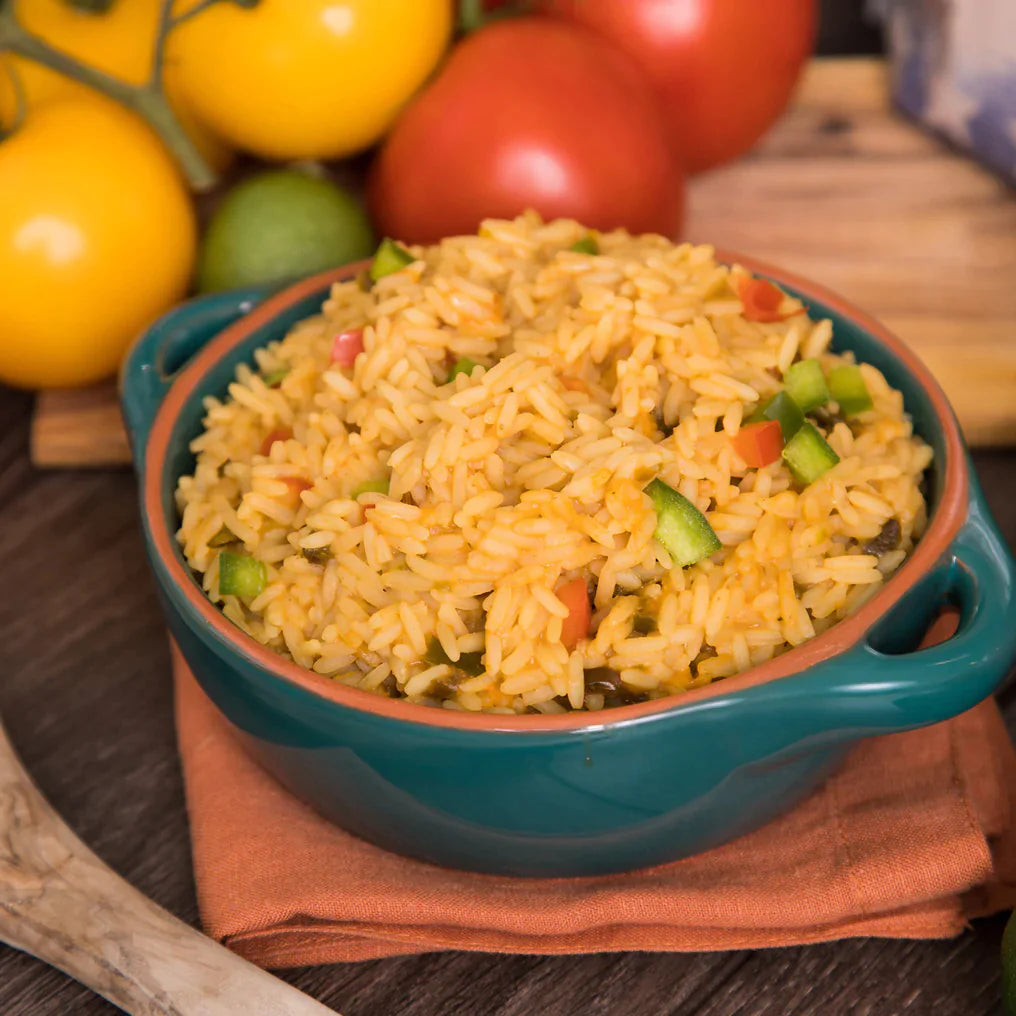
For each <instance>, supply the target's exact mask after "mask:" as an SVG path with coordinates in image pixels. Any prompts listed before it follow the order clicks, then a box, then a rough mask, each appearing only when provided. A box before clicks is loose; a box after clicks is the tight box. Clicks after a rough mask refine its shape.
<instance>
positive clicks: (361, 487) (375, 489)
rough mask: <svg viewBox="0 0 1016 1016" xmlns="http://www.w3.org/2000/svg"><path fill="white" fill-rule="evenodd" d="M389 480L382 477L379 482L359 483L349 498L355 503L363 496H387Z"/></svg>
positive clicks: (366, 481) (367, 481)
mask: <svg viewBox="0 0 1016 1016" xmlns="http://www.w3.org/2000/svg"><path fill="white" fill-rule="evenodd" d="M387 493H388V480H387V479H385V478H384V477H382V478H381V479H378V480H364V481H363V483H358V484H357V485H356V486H355V487H354V488H353V489H352V490H351V491H350V492H349V496H350V497H351V498H352V499H353V500H354V501H355V500H356V499H357V498H358V497H359V496H360V495H361V494H387Z"/></svg>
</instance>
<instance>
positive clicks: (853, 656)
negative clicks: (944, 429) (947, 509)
mask: <svg viewBox="0 0 1016 1016" xmlns="http://www.w3.org/2000/svg"><path fill="white" fill-rule="evenodd" d="M946 604H952V605H954V606H956V607H957V608H959V614H960V617H959V624H958V627H957V629H956V632H955V633H954V634H953V635H952V636H951V637H950V638H948V639H946V640H945V641H944V642H941V643H939V644H938V645H933V646H930V647H928V648H925V649H913V647H914V646H915V645H916V644H917V642H918V641H919V640H920V638H921V636H922V635H923V634H924V632H925V631H926V629H927V627H928V625H929V623H930V622H931V620H932V619H933V617H934V616H935V614H936V613H937V612H938V611H939V610H940V609H941V608H942V606H944V605H946ZM1014 662H1016V562H1014V561H1013V557H1012V554H1011V553H1010V551H1009V549H1008V547H1007V546H1006V544H1005V540H1004V539H1003V537H1002V535H1001V533H1000V532H999V531H998V528H997V526H996V524H995V522H994V520H993V519H992V517H991V513H990V511H989V509H988V506H987V503H986V502H985V500H984V495H983V494H982V492H981V489H980V486H979V484H978V483H977V479H976V476H975V475H974V474H973V472H972V471H971V479H970V511H969V514H968V516H967V520H966V522H965V523H964V525H963V527H962V528H961V530H960V532H959V533H958V534H957V536H956V538H955V539H954V541H953V543H952V544H951V545H950V547H949V549H948V551H947V552H946V553H945V554H944V555H943V557H942V559H941V560H940V561H939V562H938V564H937V565H936V566H935V567H934V568H932V569H931V571H929V572H928V573H927V574H926V575H925V576H923V577H922V579H921V580H920V581H919V582H917V583H916V584H915V585H914V586H913V587H912V588H911V589H909V590H908V591H907V593H906V594H905V595H904V596H903V598H902V599H901V600H900V601H899V602H898V603H897V604H895V605H894V607H893V608H892V609H891V610H890V611H889V613H888V614H886V615H885V616H884V617H882V618H881V619H880V620H879V621H878V623H877V624H876V625H874V626H873V627H872V628H871V629H870V630H869V631H868V633H867V635H866V637H865V638H864V639H862V640H861V641H860V642H859V643H858V644H857V645H855V646H853V647H852V648H851V649H850V650H848V651H847V652H845V653H843V654H842V655H841V656H839V657H836V658H834V659H833V660H830V661H829V662H828V664H827V665H826V666H827V667H828V668H829V671H831V673H829V672H827V677H828V678H830V680H829V684H828V687H833V688H834V689H835V690H834V692H833V693H832V694H831V695H829V696H827V697H825V699H824V702H823V705H824V712H825V716H824V723H823V726H824V727H825V729H826V730H829V731H832V730H839V731H843V732H844V734H848V733H849V731H850V730H851V728H852V729H853V731H854V732H855V733H861V734H864V733H880V732H890V731H897V730H908V729H913V728H916V727H922V726H927V725H928V724H931V723H938V722H940V721H941V720H945V719H948V718H949V717H951V716H956V715H958V714H959V713H961V712H964V711H965V710H967V709H970V708H972V707H973V706H975V705H976V704H977V703H978V702H980V701H982V700H983V699H985V698H987V697H988V696H989V695H991V694H992V692H994V691H995V690H996V689H997V688H998V686H999V684H1000V683H1001V682H1002V680H1003V679H1004V678H1005V677H1006V675H1007V674H1008V673H1009V671H1010V669H1011V668H1012V666H1013V664H1014ZM774 684H779V682H774Z"/></svg>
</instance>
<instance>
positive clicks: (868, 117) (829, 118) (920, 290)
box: [32, 58, 1016, 466]
mask: <svg viewBox="0 0 1016 1016" xmlns="http://www.w3.org/2000/svg"><path fill="white" fill-rule="evenodd" d="M689 208H690V219H689V223H688V235H689V236H690V237H691V238H692V239H695V240H699V241H702V242H707V243H714V244H716V245H718V246H721V247H726V248H729V249H731V250H737V251H741V252H743V253H745V254H751V255H753V256H755V257H758V258H762V259H763V260H767V261H771V262H772V263H773V264H777V265H780V266H781V267H785V268H789V269H791V270H793V271H796V272H799V273H800V274H802V275H805V276H808V277H810V278H812V279H814V280H815V281H816V282H820V283H822V284H824V285H826V286H828V287H829V288H830V289H833V290H836V291H838V292H840V293H842V294H843V295H844V296H846V297H847V298H848V299H850V300H852V301H854V302H855V303H857V304H859V305H860V306H861V307H863V308H864V309H865V310H868V311H870V312H871V313H873V314H874V315H875V316H876V317H880V318H882V319H883V320H884V321H885V322H886V324H888V325H889V327H890V328H892V329H893V330H895V331H896V332H897V333H898V334H899V335H900V336H901V337H902V338H903V339H904V341H906V342H907V343H909V344H910V345H911V346H913V347H914V349H916V350H917V351H918V353H920V355H921V356H922V357H924V359H925V360H926V361H927V363H928V365H929V366H930V367H931V368H932V370H933V371H934V372H935V374H936V375H937V376H938V378H939V380H940V381H941V382H942V384H943V385H944V387H945V389H946V392H947V394H948V395H949V397H950V399H951V400H952V403H953V406H954V407H955V409H956V411H957V415H958V416H959V418H960V422H961V423H962V424H963V427H964V431H965V432H966V435H967V439H968V440H969V441H971V442H972V443H974V444H980V445H993V444H995V445H997V444H1005V443H1008V442H1013V441H1016V400H1014V399H1013V397H1012V396H1013V391H1016V285H1013V279H1016V197H1014V195H1013V193H1012V191H1010V190H1008V189H1007V188H1006V187H1005V186H1004V185H1003V184H1002V183H1001V182H999V181H998V180H996V179H995V178H994V177H992V176H991V175H990V174H989V173H987V172H986V171H984V170H983V169H981V168H980V167H978V166H977V165H975V164H974V163H972V162H970V161H969V160H967V159H965V158H962V157H960V156H958V155H955V154H953V153H952V152H951V151H950V150H949V149H948V148H946V147H945V146H944V145H942V144H941V143H940V142H938V141H936V140H935V139H933V138H931V137H929V136H928V135H927V134H925V133H923V132H922V131H920V130H918V129H917V128H916V127H914V126H913V125H911V124H909V123H908V122H907V121H905V120H904V119H903V118H902V117H900V116H898V115H897V114H894V113H892V112H890V111H889V109H888V100H887V82H886V72H885V67H884V65H883V63H882V62H881V61H880V60H877V59H873V58H862V59H849V58H848V59H842V58H840V59H821V60H816V61H813V63H812V64H811V66H810V68H809V70H808V73H807V74H806V76H805V79H804V81H803V82H802V85H801V88H800V90H799V92H798V96H797V100H796V102H795V104H794V107H793V108H792V109H791V110H790V112H789V113H788V114H787V115H786V116H785V117H784V118H783V119H782V120H781V122H780V123H779V124H778V125H777V127H776V128H775V129H774V130H773V131H772V133H771V134H770V135H769V136H768V137H767V138H766V139H765V141H764V142H763V143H762V144H761V145H760V146H759V147H758V148H757V149H756V150H755V151H754V152H752V153H751V155H750V156H748V157H747V158H745V159H743V160H741V161H739V162H737V163H735V164H733V165H731V166H728V167H725V168H723V169H719V170H716V171H715V172H713V173H709V174H706V175H705V176H702V177H699V178H697V179H695V180H693V181H692V183H691V188H690V195H689ZM114 403H115V400H114V392H113V386H112V385H111V384H106V385H101V386H99V387H97V388H93V389H85V390H84V391H81V392H74V391H70V392H45V393H43V394H42V395H40V397H39V401H38V405H37V408H36V413H35V422H34V426H33V432H32V456H33V461H34V462H35V464H36V465H38V466H67V465H109V464H114V463H120V462H127V461H129V452H128V449H127V442H126V439H125V437H124V434H123V429H122V427H121V425H120V417H119V414H118V412H117V410H116V407H115V404H114Z"/></svg>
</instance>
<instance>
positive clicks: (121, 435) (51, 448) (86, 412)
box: [32, 381, 131, 468]
mask: <svg viewBox="0 0 1016 1016" xmlns="http://www.w3.org/2000/svg"><path fill="white" fill-rule="evenodd" d="M130 459H131V452H130V447H129V446H128V444H127V434H126V433H125V432H124V429H123V423H122V421H121V420H120V407H119V405H118V403H117V398H116V385H115V383H114V382H112V381H105V382H103V383H102V384H98V385H93V386H92V387H90V388H81V389H73V388H72V389H65V390H60V391H55V390H54V391H48V392H40V393H39V396H38V398H37V400H36V404H35V417H34V420H33V423H32V461H33V462H34V463H35V464H36V465H37V466H39V467H41V468H62V467H66V466H111V465H118V464H122V463H127V462H130Z"/></svg>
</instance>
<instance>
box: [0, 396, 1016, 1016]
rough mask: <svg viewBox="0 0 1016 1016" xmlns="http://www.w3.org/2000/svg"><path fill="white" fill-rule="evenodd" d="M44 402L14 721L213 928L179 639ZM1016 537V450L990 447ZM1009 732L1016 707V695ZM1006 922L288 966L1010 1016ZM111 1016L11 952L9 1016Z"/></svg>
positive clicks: (18, 527) (11, 619) (552, 995)
mask: <svg viewBox="0 0 1016 1016" xmlns="http://www.w3.org/2000/svg"><path fill="white" fill-rule="evenodd" d="M29 408H30V401H29V399H28V397H26V396H21V395H17V394H14V393H9V392H3V391H0V561H3V578H4V582H3V584H2V586H0V590H2V591H0V632H3V634H4V655H3V658H2V663H0V713H2V714H3V715H4V717H5V719H6V721H7V725H8V730H9V733H10V736H11V739H12V741H13V743H14V745H15V747H16V748H17V749H18V751H19V753H20V755H21V757H22V758H23V760H24V761H25V763H26V766H27V768H28V769H29V771H30V772H31V773H32V775H33V777H34V778H35V780H36V782H37V783H38V784H39V785H40V786H41V788H42V790H43V791H44V793H45V794H46V796H47V797H48V798H49V800H50V801H51V802H52V803H53V805H54V806H55V807H56V808H57V810H58V811H59V812H60V813H61V814H62V815H63V816H64V817H65V818H66V819H67V820H68V821H69V822H70V824H71V825H72V827H73V828H74V829H75V831H76V832H77V834H78V835H79V836H81V838H82V839H83V840H84V841H85V842H86V843H87V844H88V845H89V846H90V847H91V848H92V849H93V850H94V851H95V852H96V853H97V854H98V855H99V856H100V857H101V858H102V859H103V860H104V861H105V862H106V863H108V864H109V865H110V866H111V867H113V868H114V869H115V870H117V871H120V872H122V873H123V874H124V875H125V876H126V877H127V878H128V880H129V881H130V882H131V883H132V884H134V885H135V886H136V887H137V888H138V889H140V890H141V891H142V892H143V893H145V894H146V895H147V896H150V897H152V898H153V899H154V900H155V901H156V902H157V903H159V904H160V905H162V906H164V907H167V908H168V909H169V910H171V911H172V912H173V913H175V914H176V915H177V916H179V917H181V918H182V919H183V920H184V921H185V922H187V923H190V924H193V923H195V921H196V919H197V911H196V907H195V901H194V892H193V885H192V881H191V869H190V854H189V847H188V840H187V823H186V814H185V809H184V801H183V793H182V787H181V782H180V774H179V769H178V763H177V757H176V750H175V744H174V738H173V724H172V703H171V688H170V668H169V660H168V653H167V648H166V639H165V633H164V629H163V625H162V621H161V618H160V615H159V612H158V606H157V603H156V599H155V593H154V589H153V585H152V582H151V579H150V577H149V575H148V570H147V566H146V564H145V562H144V559H143V554H142V550H141V540H140V535H139V532H138V525H137V518H136V498H135V490H134V485H133V479H132V477H131V476H130V475H129V474H128V473H126V472H124V471H113V472H108V471H107V472H103V471H67V472H63V473H47V472H39V471H37V470H35V469H33V468H32V466H31V464H30V461H29V458H28V453H27V446H28V429H29ZM975 460H976V462H977V465H978V467H979V469H980V471H981V476H982V478H983V481H984V485H985V488H986V492H987V495H988V499H989V501H990V503H991V505H992V507H993V510H994V511H995V513H996V515H997V517H998V519H999V521H1000V523H1001V525H1002V528H1003V531H1004V533H1005V534H1006V536H1007V538H1008V540H1009V541H1010V543H1011V544H1012V543H1014V542H1016V451H995V452H987V451H985V452H979V453H977V454H976V455H975ZM1004 704H1005V707H1006V708H1005V712H1006V715H1007V718H1008V722H1009V726H1010V730H1014V729H1016V701H1013V700H1011V699H1007V700H1006V701H1005V703H1004ZM1002 926H1003V921H1002V919H1001V918H992V919H988V920H982V921H977V922H975V924H974V925H973V927H972V928H971V929H970V930H969V931H967V932H965V933H964V934H963V935H962V936H960V937H959V938H957V939H955V940H951V941H945V942H907V941H879V940H857V941H847V942H839V943H831V944H828V945H818V946H809V947H801V948H792V949H777V950H767V951H758V952H750V951H742V952H732V953H712V954H695V955H669V954H646V953H630V954H616V953H611V954H603V955H596V956H583V957H531V956H490V955H476V954H470V953H458V952H449V953H443V954H436V955H428V956H417V957H402V958H396V959H390V960H379V961H375V962H370V963H360V964H344V965H335V966H329V967H315V968H308V969H301V970H292V971H286V972H285V974H284V978H285V979H286V980H288V981H291V982H292V983H294V984H295V985H297V986H298V987H300V988H301V989H302V990H304V991H306V992H309V993H310V994H311V995H313V996H314V997H315V998H317V999H318V1000H319V1001H321V1002H322V1003H324V1004H326V1005H329V1006H331V1007H333V1008H335V1009H337V1010H339V1011H341V1012H343V1013H345V1014H346V1016H535V1014H540V1016H607V1014H610V1016H614V1014H627V1013H638V1014H639V1016H664V1014H667V1016H671V1014H672V1016H1000V1012H1001V1009H1000V1003H999V962H998V949H999V942H1000V939H1001V933H1002ZM116 1011H117V1010H115V1009H114V1008H113V1007H112V1006H111V1005H109V1004H108V1003H107V1002H104V1001H103V1000H101V999H99V998H97V997H95V996H94V995H92V994H91V993H89V992H88V991H87V990H86V989H84V988H82V987H81V986H80V985H78V984H76V983H75V982H73V981H71V980H70V979H69V978H67V977H65V976H64V975H63V974H60V973H59V972H57V971H55V970H53V969H51V968H48V967H45V966H43V965H42V964H41V963H39V962H38V961H36V960H33V959H31V958H30V957H28V956H26V955H25V954H23V953H19V952H16V951H14V950H12V949H7V948H4V947H3V946H0V1013H2V1014H3V1016H66V1014H69V1013H73V1014H75V1016H99V1014H114V1013H115V1012H116Z"/></svg>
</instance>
